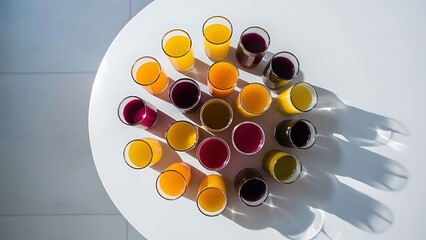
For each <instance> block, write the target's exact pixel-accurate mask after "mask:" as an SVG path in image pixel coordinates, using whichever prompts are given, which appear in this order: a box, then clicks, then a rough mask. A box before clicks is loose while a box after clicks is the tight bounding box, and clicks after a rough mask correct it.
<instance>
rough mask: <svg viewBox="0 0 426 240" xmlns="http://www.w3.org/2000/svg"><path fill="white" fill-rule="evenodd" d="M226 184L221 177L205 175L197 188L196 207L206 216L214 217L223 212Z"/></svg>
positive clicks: (225, 202) (225, 200)
mask: <svg viewBox="0 0 426 240" xmlns="http://www.w3.org/2000/svg"><path fill="white" fill-rule="evenodd" d="M227 202H228V201H227V197H226V183H225V179H223V177H222V176H220V175H217V174H211V175H207V176H206V177H204V178H203V179H202V180H201V183H200V186H199V187H198V194H197V207H198V210H200V212H201V213H203V214H204V215H206V216H209V217H214V216H217V215H219V214H221V213H222V212H223V210H225V208H226V204H227Z"/></svg>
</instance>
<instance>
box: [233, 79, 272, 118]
mask: <svg viewBox="0 0 426 240" xmlns="http://www.w3.org/2000/svg"><path fill="white" fill-rule="evenodd" d="M250 85H252V86H253V85H260V86H261V87H263V88H264V89H266V91H268V96H269V102H268V104H267V106H266V107H265V108H264V109H263V110H262V111H260V112H253V111H250V110H248V109H247V108H246V107H245V106H244V104H243V91H244V89H245V88H246V87H248V86H250ZM239 94H241V96H240V105H241V107H242V108H243V109H244V111H246V112H248V113H250V114H262V113H265V112H266V111H268V109H269V108H270V107H271V104H272V95H271V91H269V89H268V88H267V87H266V86H265V85H263V84H260V83H249V84H247V85H246V86H244V87H243V88H242V89H241V91H240V92H239Z"/></svg>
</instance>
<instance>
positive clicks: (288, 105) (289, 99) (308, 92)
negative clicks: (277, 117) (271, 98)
mask: <svg viewBox="0 0 426 240" xmlns="http://www.w3.org/2000/svg"><path fill="white" fill-rule="evenodd" d="M276 103H277V108H278V110H280V111H281V112H283V113H286V114H299V113H304V112H309V111H311V110H312V109H313V108H314V107H315V106H316V105H317V103H318V94H317V91H316V90H315V88H314V86H312V85H311V84H309V83H306V82H300V83H296V84H295V85H293V86H292V87H289V88H287V89H286V90H284V91H283V92H282V93H280V94H279V95H278V97H277V99H276Z"/></svg>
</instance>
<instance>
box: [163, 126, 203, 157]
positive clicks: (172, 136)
mask: <svg viewBox="0 0 426 240" xmlns="http://www.w3.org/2000/svg"><path fill="white" fill-rule="evenodd" d="M166 141H167V144H169V146H170V147H171V148H173V150H175V151H181V152H184V151H189V150H191V149H193V148H194V147H195V145H196V144H197V141H198V127H197V126H195V125H194V124H192V123H190V122H188V121H177V122H175V123H173V124H172V125H170V126H169V128H168V129H167V131H166Z"/></svg>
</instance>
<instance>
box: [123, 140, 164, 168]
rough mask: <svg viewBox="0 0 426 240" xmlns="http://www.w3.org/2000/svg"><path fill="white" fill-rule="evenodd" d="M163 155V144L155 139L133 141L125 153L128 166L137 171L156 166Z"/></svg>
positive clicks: (127, 146) (125, 149)
mask: <svg viewBox="0 0 426 240" xmlns="http://www.w3.org/2000/svg"><path fill="white" fill-rule="evenodd" d="M162 155H163V149H162V147H161V143H160V142H159V141H158V140H156V139H153V138H142V139H135V140H132V141H130V142H129V143H128V144H127V145H126V147H125V148H124V151H123V156H124V160H125V161H126V163H127V165H129V166H130V167H132V168H135V169H142V168H145V167H148V166H152V165H154V164H156V163H157V162H158V161H160V159H161V156H162Z"/></svg>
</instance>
